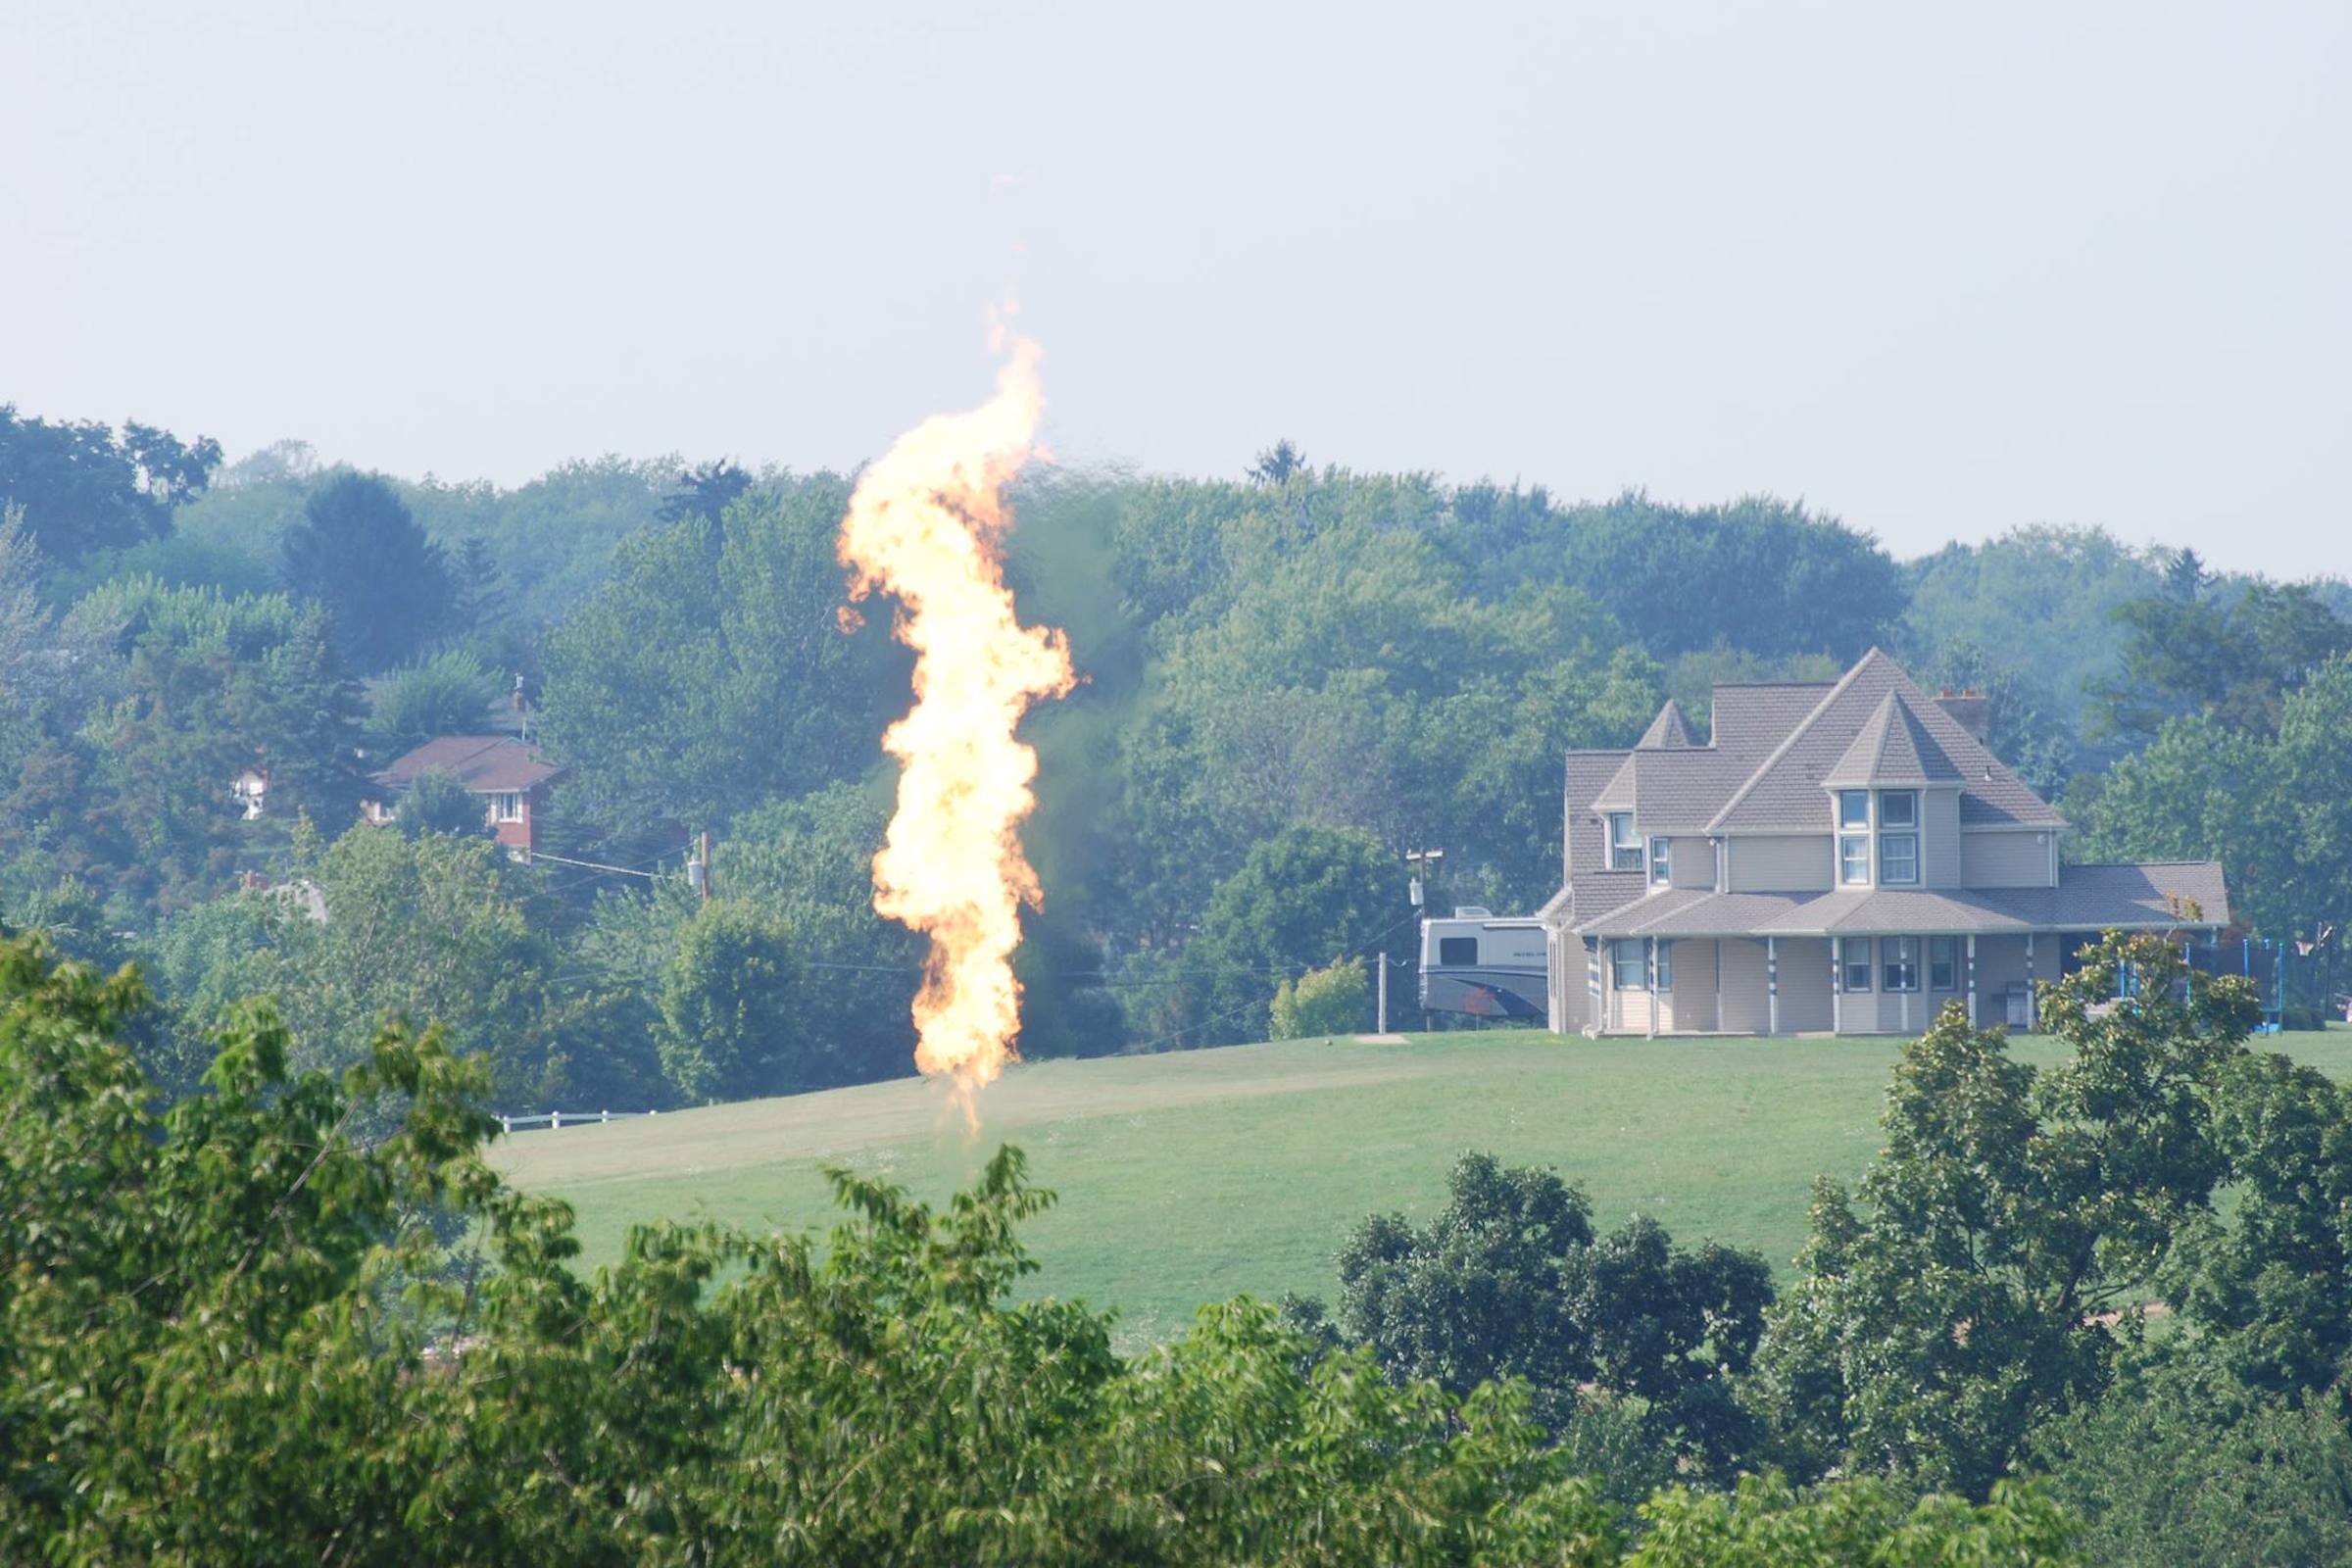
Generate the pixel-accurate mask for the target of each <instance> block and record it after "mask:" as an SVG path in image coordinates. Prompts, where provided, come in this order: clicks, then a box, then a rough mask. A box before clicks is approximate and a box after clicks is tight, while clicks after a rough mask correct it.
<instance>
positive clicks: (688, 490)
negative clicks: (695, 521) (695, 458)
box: [661, 458, 752, 522]
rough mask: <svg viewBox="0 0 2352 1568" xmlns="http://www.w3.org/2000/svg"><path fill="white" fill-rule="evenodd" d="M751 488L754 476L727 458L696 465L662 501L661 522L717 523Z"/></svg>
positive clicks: (683, 475)
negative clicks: (700, 521) (698, 519)
mask: <svg viewBox="0 0 2352 1568" xmlns="http://www.w3.org/2000/svg"><path fill="white" fill-rule="evenodd" d="M751 487H752V476H751V475H750V474H748V473H746V472H744V471H743V469H741V468H739V467H737V466H735V465H734V464H733V463H730V462H728V461H727V460H726V459H724V458H714V459H712V460H711V462H709V463H703V464H697V465H696V466H693V467H691V468H688V469H687V470H686V471H685V472H684V473H682V474H680V475H679V476H678V487H677V488H676V489H675V490H673V491H671V492H670V493H669V494H668V495H667V496H665V497H663V498H662V513H661V516H662V521H663V522H677V521H680V520H682V519H684V518H687V517H700V518H701V519H702V520H703V521H705V522H716V521H718V519H719V518H720V517H721V516H723V515H726V510H727V509H728V508H729V507H731V506H733V505H734V504H735V503H736V501H737V500H738V499H740V498H741V497H742V495H743V493H744V492H745V491H746V490H749V489H750V488H751Z"/></svg>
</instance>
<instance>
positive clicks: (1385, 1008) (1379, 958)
mask: <svg viewBox="0 0 2352 1568" xmlns="http://www.w3.org/2000/svg"><path fill="white" fill-rule="evenodd" d="M1372 961H1373V962H1374V963H1376V964H1378V965H1380V1027H1379V1030H1378V1032H1379V1033H1381V1034H1384V1035H1385V1034H1387V1033H1388V1032H1389V956H1388V955H1387V954H1385V953H1375V954H1374V955H1372Z"/></svg>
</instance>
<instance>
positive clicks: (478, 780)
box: [375, 735, 564, 795]
mask: <svg viewBox="0 0 2352 1568" xmlns="http://www.w3.org/2000/svg"><path fill="white" fill-rule="evenodd" d="M563 771H564V766H563V764H562V763H560V762H551V761H549V760H546V759H545V758H544V757H542V756H540V755H539V749H538V748H537V747H535V746H533V745H531V744H530V743H529V742H527V741H523V740H519V739H517V738H516V737H515V736H513V735H444V736H442V737H441V738H440V739H438V740H430V741H426V742H425V743H424V744H423V745H422V746H419V747H417V749H416V750H415V751H413V752H409V753H407V754H406V755H404V756H402V757H401V758H399V759H398V760H395V761H394V762H393V763H392V765H391V766H389V767H387V768H385V769H384V770H383V771H381V772H379V773H377V774H376V775H375V777H376V782H377V783H379V784H383V785H386V786H388V787H390V788H392V789H396V790H402V789H407V788H408V787H409V786H410V785H411V784H414V783H415V782H417V775H419V774H421V773H431V772H440V773H448V774H452V775H454V776H455V777H456V778H457V780H458V782H459V783H461V784H463V785H465V786H466V788H467V789H469V790H471V791H472V792H473V793H474V794H476V795H489V794H494V793H502V792H505V791H508V790H527V789H529V788H530V787H531V786H532V785H534V784H544V783H545V782H547V781H548V780H549V779H551V778H554V777H555V776H556V775H557V774H559V773H561V772H563Z"/></svg>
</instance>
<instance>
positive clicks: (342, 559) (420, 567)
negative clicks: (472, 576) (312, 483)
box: [279, 473, 456, 674]
mask: <svg viewBox="0 0 2352 1568" xmlns="http://www.w3.org/2000/svg"><path fill="white" fill-rule="evenodd" d="M279 555H280V563H281V564H280V569H281V570H282V571H283V572H284V574H285V579H286V586H287V587H288V588H289V589H291V590H292V591H293V592H294V594H295V595H296V596H297V597H298V598H301V599H304V600H308V601H311V602H313V603H316V604H318V605H319V606H320V607H321V608H323V609H324V610H325V612H326V615H327V620H328V622H329V623H330V624H331V625H332V626H333V627H334V633H335V640H336V643H337V645H338V646H339V647H340V648H342V650H343V651H344V654H345V657H346V658H348V659H349V660H350V662H351V663H352V666H353V667H354V668H355V669H358V670H360V671H361V672H362V673H368V674H372V673H373V672H374V671H376V670H379V669H384V668H386V667H388V666H390V665H392V664H395V663H398V662H400V661H401V660H403V659H406V658H408V657H409V656H410V655H411V654H413V653H415V652H416V651H417V649H418V648H420V647H422V646H423V645H424V644H425V643H426V642H427V641H428V640H429V639H430V638H431V637H432V636H433V635H434V634H435V633H436V632H438V631H439V630H440V629H441V628H442V627H443V626H444V625H445V624H446V623H447V622H448V619H449V615H450V610H451V606H452V604H453V602H454V599H455V595H456V584H455V583H454V581H453V580H452V578H451V575H450V569H449V561H448V558H447V556H446V555H445V553H444V552H443V551H442V549H441V547H440V546H439V545H437V544H434V543H433V542H432V541H431V540H429V539H427V538H426V537H425V532H424V529H423V528H422V527H421V526H419V525H418V523H417V519H416V517H415V516H414V515H412V514H411V513H410V511H409V509H408V507H407V506H406V505H405V504H403V503H402V501H401V499H400V493H399V492H398V491H397V490H395V489H394V488H393V487H392V486H391V485H390V484H389V483H388V482H386V481H385V480H383V479H379V478H377V477H375V476H374V475H372V474H359V473H345V474H341V475H338V476H337V477H335V478H332V479H329V480H327V481H326V483H324V484H323V485H321V486H319V489H318V490H316V491H314V492H313V493H312V495H311V498H310V500H309V501H308V502H307V503H306V504H305V505H304V507H303V520H302V521H301V522H299V523H297V524H295V525H294V526H293V527H291V528H288V529H287V530H286V533H285V537H284V539H283V541H282V542H281V543H280V545H279Z"/></svg>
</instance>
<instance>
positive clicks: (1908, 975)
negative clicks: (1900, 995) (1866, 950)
mask: <svg viewBox="0 0 2352 1568" xmlns="http://www.w3.org/2000/svg"><path fill="white" fill-rule="evenodd" d="M1879 952H1880V953H1881V954H1882V955H1883V956H1885V958H1886V960H1887V990H1889V991H1917V990H1918V989H1919V938H1917V937H1888V938H1887V940H1886V941H1884V942H1882V943H1880V944H1879Z"/></svg>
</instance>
